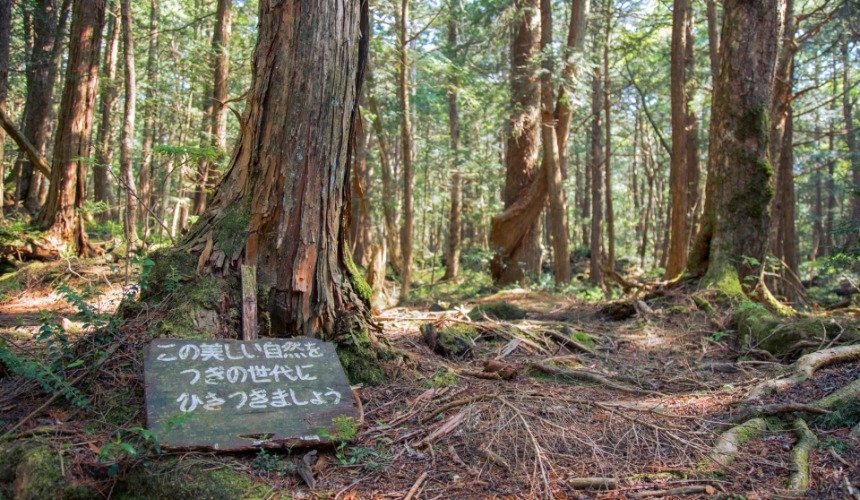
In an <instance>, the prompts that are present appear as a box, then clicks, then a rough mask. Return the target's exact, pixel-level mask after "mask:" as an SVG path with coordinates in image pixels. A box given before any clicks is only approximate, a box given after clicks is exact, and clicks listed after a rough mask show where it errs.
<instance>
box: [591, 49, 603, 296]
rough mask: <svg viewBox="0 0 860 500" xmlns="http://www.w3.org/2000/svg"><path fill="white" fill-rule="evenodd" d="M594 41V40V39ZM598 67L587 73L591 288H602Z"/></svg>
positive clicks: (601, 183)
mask: <svg viewBox="0 0 860 500" xmlns="http://www.w3.org/2000/svg"><path fill="white" fill-rule="evenodd" d="M595 39H596V37H595ZM600 66H601V65H599V64H595V65H594V69H593V70H592V74H591V263H590V267H589V275H588V279H589V280H590V281H591V282H592V283H593V284H595V285H601V286H602V285H603V271H602V270H601V268H600V264H601V260H602V258H603V255H602V253H601V252H602V246H603V245H602V243H603V238H602V236H603V235H602V232H603V231H602V227H603V204H604V199H603V185H604V182H603V163H604V157H603V155H604V153H605V151H604V149H603V125H602V123H601V121H602V116H603V104H604V102H603V101H604V96H603V76H602V75H601V74H600V73H601V69H600Z"/></svg>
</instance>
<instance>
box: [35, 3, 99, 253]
mask: <svg viewBox="0 0 860 500" xmlns="http://www.w3.org/2000/svg"><path fill="white" fill-rule="evenodd" d="M104 17H105V0H91V1H83V0H77V1H75V2H74V7H73V13H72V27H71V38H70V43H69V59H68V64H67V65H66V80H65V85H64V87H63V96H62V100H61V101H60V114H59V119H58V121H57V133H56V137H55V138H54V152H53V162H52V165H51V183H50V187H49V191H48V197H47V200H46V202H45V205H44V206H43V207H42V210H41V212H40V213H39V216H38V218H37V225H38V226H39V227H40V228H41V229H42V230H44V231H45V233H46V239H48V241H49V243H51V244H52V245H53V246H55V247H57V248H65V247H66V245H67V244H68V243H71V244H72V245H73V248H74V250H75V252H76V253H77V254H78V255H81V256H86V255H89V254H91V253H92V252H93V248H92V247H91V246H90V244H89V242H88V240H87V234H86V232H85V230H84V225H83V220H82V210H83V204H84V199H85V191H86V179H87V175H86V172H87V169H86V165H87V163H86V161H84V160H82V158H88V157H89V155H90V142H89V137H90V131H91V129H92V124H93V115H94V110H95V103H96V93H97V92H98V88H97V83H98V74H99V49H100V44H101V32H102V27H103V25H104Z"/></svg>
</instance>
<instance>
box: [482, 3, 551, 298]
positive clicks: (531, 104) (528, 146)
mask: <svg viewBox="0 0 860 500" xmlns="http://www.w3.org/2000/svg"><path fill="white" fill-rule="evenodd" d="M514 6H515V12H516V13H515V26H514V38H513V42H512V45H511V104H512V106H511V107H512V110H513V114H512V116H511V119H510V122H509V124H508V130H507V138H506V140H505V187H504V190H503V193H502V198H503V202H504V206H505V211H504V212H503V213H502V214H500V215H498V216H496V217H494V218H493V221H492V227H491V230H490V242H491V245H492V246H493V247H494V249H495V251H496V257H495V258H494V260H493V262H492V264H491V273H492V276H493V280H494V281H495V282H496V284H498V285H507V284H510V283H516V282H524V281H525V280H526V279H527V277H528V276H537V275H538V273H540V262H541V249H540V225H539V224H537V223H536V221H537V218H538V217H539V216H540V213H541V212H542V211H543V206H544V204H545V203H546V192H547V183H546V175H541V174H543V172H541V171H539V170H538V168H537V159H538V153H539V148H540V143H539V141H538V131H539V119H540V83H539V77H538V72H537V70H538V67H537V65H536V61H535V60H536V59H537V58H536V57H535V56H536V54H537V53H538V50H539V43H540V15H539V12H540V11H539V0H516V1H515V2H514Z"/></svg>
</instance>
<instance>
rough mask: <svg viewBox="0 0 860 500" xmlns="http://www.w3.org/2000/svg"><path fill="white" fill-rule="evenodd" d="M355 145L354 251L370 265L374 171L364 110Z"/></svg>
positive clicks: (351, 238) (352, 186) (357, 260)
mask: <svg viewBox="0 0 860 500" xmlns="http://www.w3.org/2000/svg"><path fill="white" fill-rule="evenodd" d="M354 140H355V146H354V151H355V153H354V154H353V157H352V167H351V168H350V177H351V178H350V189H351V194H350V216H349V229H350V236H349V242H350V251H351V252H352V258H353V260H354V261H355V263H356V264H358V265H360V266H363V267H367V265H368V264H369V262H370V250H371V248H370V247H371V246H372V241H371V239H372V238H371V220H370V210H368V208H367V188H368V186H369V185H370V183H369V181H370V171H369V169H368V165H367V129H366V126H365V120H364V115H363V113H361V112H360V113H359V115H358V119H357V120H356V123H355V134H354Z"/></svg>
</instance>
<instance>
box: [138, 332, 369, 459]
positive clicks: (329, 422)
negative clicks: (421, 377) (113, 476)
mask: <svg viewBox="0 0 860 500" xmlns="http://www.w3.org/2000/svg"><path fill="white" fill-rule="evenodd" d="M144 378H145V382H146V420H147V426H148V427H149V429H150V430H151V431H153V433H154V434H155V435H156V436H157V438H158V443H159V445H160V446H161V447H163V448H166V449H210V450H225V451H237V450H247V449H254V448H260V447H267V448H270V447H288V446H298V445H314V444H320V443H328V442H335V441H340V440H345V439H349V438H351V437H352V436H344V435H343V434H344V429H349V428H353V429H354V428H355V425H356V423H357V419H358V418H359V411H358V407H357V405H356V402H355V398H354V397H353V394H352V390H351V389H350V386H349V382H348V381H347V379H346V374H345V373H344V371H343V367H342V366H341V364H340V360H339V359H338V357H337V353H336V352H335V350H334V346H333V345H332V344H331V343H328V342H322V341H320V340H317V339H312V338H307V337H297V338H287V339H259V340H254V341H248V342H243V341H218V340H208V341H204V340H179V339H157V340H153V341H152V343H151V344H150V345H149V346H148V347H147V348H146V352H145V359H144Z"/></svg>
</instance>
